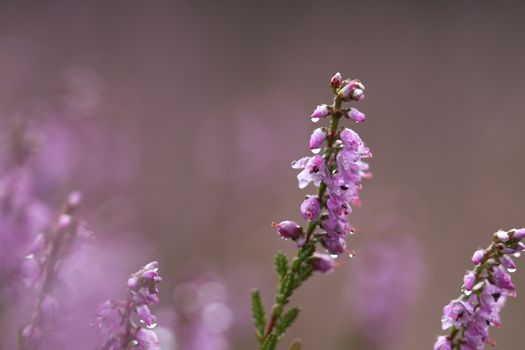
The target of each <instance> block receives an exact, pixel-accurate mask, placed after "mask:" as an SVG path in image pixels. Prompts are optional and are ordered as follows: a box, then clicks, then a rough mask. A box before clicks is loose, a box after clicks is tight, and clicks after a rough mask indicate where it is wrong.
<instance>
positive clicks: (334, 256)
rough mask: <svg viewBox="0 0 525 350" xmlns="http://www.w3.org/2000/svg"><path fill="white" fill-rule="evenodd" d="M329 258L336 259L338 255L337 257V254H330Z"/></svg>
mask: <svg viewBox="0 0 525 350" xmlns="http://www.w3.org/2000/svg"><path fill="white" fill-rule="evenodd" d="M330 257H331V258H332V259H337V257H339V255H337V254H330Z"/></svg>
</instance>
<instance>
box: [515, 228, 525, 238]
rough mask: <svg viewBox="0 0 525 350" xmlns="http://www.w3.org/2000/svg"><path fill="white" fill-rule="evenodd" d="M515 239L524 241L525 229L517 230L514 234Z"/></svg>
mask: <svg viewBox="0 0 525 350" xmlns="http://www.w3.org/2000/svg"><path fill="white" fill-rule="evenodd" d="M514 238H516V239H522V238H525V228H520V229H517V230H516V231H515V232H514Z"/></svg>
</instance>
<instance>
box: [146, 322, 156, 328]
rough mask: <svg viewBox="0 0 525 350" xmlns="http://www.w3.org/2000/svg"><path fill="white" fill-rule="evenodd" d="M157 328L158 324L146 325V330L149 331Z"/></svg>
mask: <svg viewBox="0 0 525 350" xmlns="http://www.w3.org/2000/svg"><path fill="white" fill-rule="evenodd" d="M155 327H157V322H152V323H150V324H148V325H146V328H148V329H153V328H155Z"/></svg>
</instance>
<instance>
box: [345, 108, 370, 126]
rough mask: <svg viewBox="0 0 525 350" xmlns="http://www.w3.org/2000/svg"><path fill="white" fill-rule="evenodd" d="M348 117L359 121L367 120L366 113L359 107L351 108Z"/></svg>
mask: <svg viewBox="0 0 525 350" xmlns="http://www.w3.org/2000/svg"><path fill="white" fill-rule="evenodd" d="M347 117H348V118H350V119H352V120H353V121H355V122H357V123H362V122H364V121H365V120H366V117H365V114H364V113H361V112H360V111H359V110H357V108H350V110H349V111H348V113H347Z"/></svg>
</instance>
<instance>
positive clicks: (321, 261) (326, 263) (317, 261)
mask: <svg viewBox="0 0 525 350" xmlns="http://www.w3.org/2000/svg"><path fill="white" fill-rule="evenodd" d="M310 263H311V264H312V267H313V268H314V271H318V272H321V273H330V272H332V271H334V269H335V261H334V259H332V258H331V257H330V256H329V255H326V254H319V253H314V255H313V257H312V258H311V259H310Z"/></svg>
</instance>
